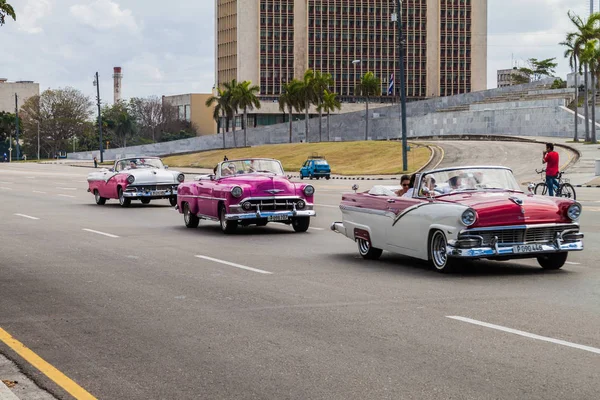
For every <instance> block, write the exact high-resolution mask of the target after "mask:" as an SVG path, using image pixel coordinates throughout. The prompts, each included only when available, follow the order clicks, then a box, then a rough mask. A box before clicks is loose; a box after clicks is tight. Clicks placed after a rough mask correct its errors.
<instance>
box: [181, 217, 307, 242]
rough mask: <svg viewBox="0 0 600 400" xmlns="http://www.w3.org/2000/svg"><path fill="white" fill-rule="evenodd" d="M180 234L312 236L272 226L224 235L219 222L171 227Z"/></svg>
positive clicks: (249, 228)
mask: <svg viewBox="0 0 600 400" xmlns="http://www.w3.org/2000/svg"><path fill="white" fill-rule="evenodd" d="M170 229H173V230H175V231H178V232H183V231H187V232H192V233H204V234H207V235H211V236H218V237H232V238H233V237H244V236H256V237H265V236H281V235H290V234H291V235H302V236H303V235H310V232H305V233H296V232H294V229H293V228H292V227H285V226H281V227H271V226H264V227H261V226H253V225H251V226H247V227H244V226H238V227H237V228H236V230H235V231H234V232H233V233H228V234H224V233H223V231H221V227H220V226H219V223H218V222H212V221H211V222H206V221H200V225H199V226H198V227H197V228H193V229H190V228H187V227H186V226H185V225H183V224H181V225H179V226H174V227H171V228H170Z"/></svg>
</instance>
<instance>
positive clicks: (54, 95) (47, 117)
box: [19, 87, 92, 158]
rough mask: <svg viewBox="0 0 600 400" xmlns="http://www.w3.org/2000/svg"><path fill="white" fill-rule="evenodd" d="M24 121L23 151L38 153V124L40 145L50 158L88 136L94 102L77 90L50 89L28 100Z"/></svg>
mask: <svg viewBox="0 0 600 400" xmlns="http://www.w3.org/2000/svg"><path fill="white" fill-rule="evenodd" d="M19 116H20V118H21V119H22V120H23V132H22V135H21V138H22V139H23V148H24V150H23V151H24V152H26V153H30V154H35V153H36V152H37V137H38V136H37V132H38V124H39V131H40V146H41V149H42V151H43V152H44V153H45V154H46V155H47V157H48V158H53V157H54V155H56V154H58V152H59V151H67V149H70V148H71V147H70V146H72V142H71V141H72V140H73V138H78V137H79V136H81V135H83V134H84V133H85V129H86V124H87V123H88V121H90V119H91V116H92V101H91V100H90V98H89V97H88V96H86V95H84V94H83V93H81V92H80V91H79V90H77V89H74V88H70V87H67V88H64V89H48V90H45V91H44V92H43V93H42V94H41V95H39V96H32V97H30V98H28V99H27V100H26V101H25V104H23V106H22V107H21V111H20V112H19Z"/></svg>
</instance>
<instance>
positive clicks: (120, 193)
mask: <svg viewBox="0 0 600 400" xmlns="http://www.w3.org/2000/svg"><path fill="white" fill-rule="evenodd" d="M124 202H125V196H123V190H119V203H120V204H121V205H122V204H123V203H124Z"/></svg>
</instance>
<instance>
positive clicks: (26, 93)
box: [0, 78, 40, 113]
mask: <svg viewBox="0 0 600 400" xmlns="http://www.w3.org/2000/svg"><path fill="white" fill-rule="evenodd" d="M15 93H16V94H17V101H18V103H17V104H18V108H19V109H20V108H21V107H22V106H23V104H24V103H25V101H26V100H27V99H28V98H30V97H32V96H38V95H39V94H40V84H39V83H35V82H32V81H17V82H8V81H7V80H6V79H4V78H0V111H5V112H10V113H14V112H15Z"/></svg>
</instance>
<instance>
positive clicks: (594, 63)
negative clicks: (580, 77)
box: [581, 40, 600, 143]
mask: <svg viewBox="0 0 600 400" xmlns="http://www.w3.org/2000/svg"><path fill="white" fill-rule="evenodd" d="M599 59H600V47H598V40H590V41H588V42H587V43H586V44H585V48H584V49H583V51H582V53H581V61H582V62H585V63H586V64H587V65H588V67H589V70H590V78H591V80H592V137H591V138H590V140H589V141H591V142H592V143H596V84H595V79H594V78H596V77H597V76H598V75H599V74H600V65H599V63H598V60H599Z"/></svg>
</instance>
